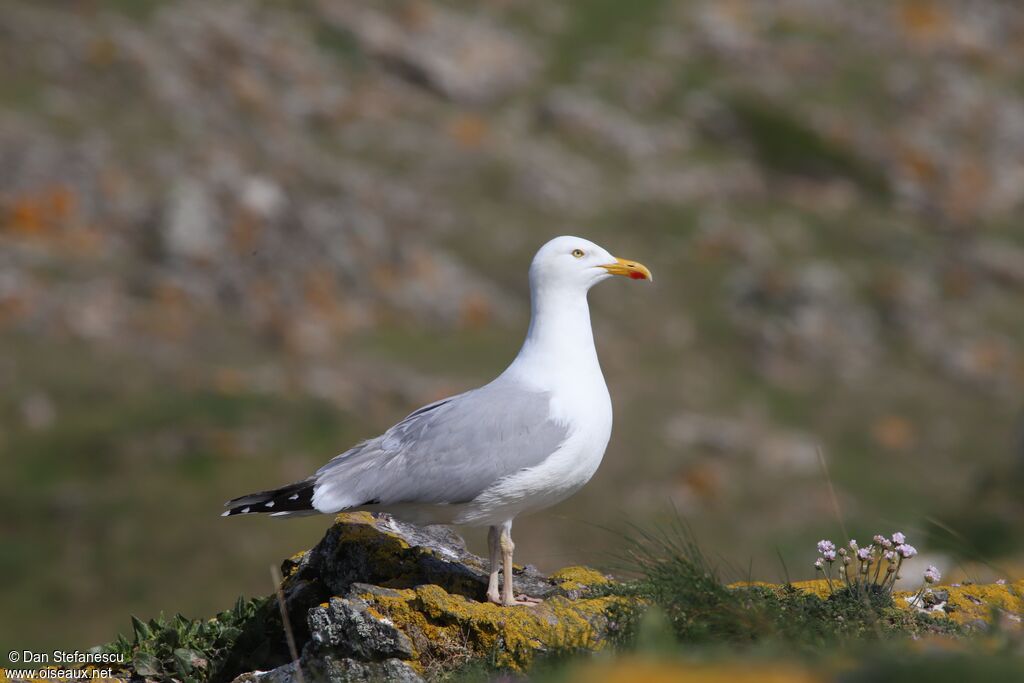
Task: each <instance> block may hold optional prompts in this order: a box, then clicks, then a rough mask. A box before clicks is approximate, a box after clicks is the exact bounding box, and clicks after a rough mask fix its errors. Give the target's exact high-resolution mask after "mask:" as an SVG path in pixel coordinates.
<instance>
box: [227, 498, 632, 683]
mask: <svg viewBox="0 0 1024 683" xmlns="http://www.w3.org/2000/svg"><path fill="white" fill-rule="evenodd" d="M282 570H283V573H284V575H285V579H284V582H283V585H282V590H283V593H284V595H285V604H286V607H287V611H288V613H289V622H290V623H291V626H292V628H293V631H294V637H295V640H296V645H297V647H298V648H299V649H300V650H301V655H300V659H299V661H300V662H301V664H302V668H303V672H304V673H305V674H306V678H307V680H309V679H310V678H314V677H315V679H316V680H319V678H318V677H320V676H322V677H324V678H325V679H330V680H351V681H362V680H388V681H392V680H394V681H407V680H419V678H418V676H419V675H420V674H421V673H429V672H434V673H437V672H440V671H444V670H447V669H448V668H451V667H452V666H454V665H456V664H459V663H463V662H466V661H469V660H471V659H476V658H481V657H490V658H492V659H493V660H494V661H495V662H497V663H498V664H499V665H502V666H507V667H509V668H512V669H518V670H522V669H524V668H526V667H527V666H528V665H529V664H530V662H531V661H532V660H533V658H534V657H535V656H536V655H537V654H540V653H544V652H550V651H560V650H564V649H566V648H571V649H574V650H575V649H589V650H596V649H599V648H600V647H602V646H603V644H604V639H605V632H606V628H607V618H606V613H607V611H608V610H609V608H611V607H612V606H613V605H614V604H616V602H617V601H619V600H621V599H622V598H617V597H610V596H601V595H594V594H593V593H594V589H595V588H597V587H600V586H603V585H607V584H608V583H609V582H610V579H609V578H608V577H605V576H604V575H602V574H601V573H599V572H597V571H594V570H592V569H587V568H585V567H568V568H565V569H562V570H561V571H558V572H556V573H554V574H552V575H551V576H550V577H545V576H543V575H542V574H540V573H539V572H538V571H537V570H536V569H534V568H532V567H525V568H519V569H516V574H515V584H516V592H517V593H518V592H525V593H527V594H529V595H532V596H535V597H540V598H543V599H544V602H543V603H542V604H540V605H539V606H536V607H529V608H528V607H501V606H498V605H494V604H492V603H489V602H486V601H485V593H486V588H487V578H488V571H487V567H486V565H485V562H484V560H483V559H482V558H480V557H478V556H476V555H474V554H472V553H470V552H469V551H468V550H466V546H465V543H464V542H463V540H462V539H461V538H460V537H459V536H458V535H457V534H456V533H454V532H453V531H452V530H450V529H448V528H447V527H440V526H433V527H417V526H414V525H411V524H407V523H405V522H401V521H399V520H396V519H394V518H393V517H391V516H390V515H385V514H370V513H366V512H357V513H343V514H340V515H338V517H337V520H336V522H335V524H334V525H333V526H332V527H331V528H330V529H329V530H328V531H327V533H326V534H325V535H324V538H323V539H322V540H321V541H320V543H318V544H317V545H316V547H314V548H313V549H311V550H309V551H308V552H304V553H300V554H298V555H296V556H295V557H293V558H291V559H289V560H287V561H285V563H284V565H283V567H282ZM276 609H277V605H275V604H272V603H269V602H268V604H267V606H266V607H265V611H264V612H263V614H262V615H261V616H260V617H259V618H256V619H253V620H252V624H251V625H250V626H249V627H247V628H246V629H245V632H244V633H243V635H242V636H240V638H239V641H238V642H239V643H240V644H241V645H239V646H238V647H236V648H235V651H234V652H232V653H231V655H230V657H229V661H228V663H227V664H226V665H225V666H224V670H223V673H224V676H225V677H229V676H236V675H237V674H239V673H240V672H242V671H244V670H245V668H252V667H258V668H260V669H270V671H268V672H266V673H262V672H253V673H252V674H250V675H249V676H250V677H249V678H247V679H245V680H252V681H255V680H260V681H263V680H266V681H271V682H273V683H287V682H290V681H292V680H294V679H295V669H294V666H293V663H286V662H287V660H288V659H289V658H290V657H289V656H288V654H287V652H288V651H287V649H286V648H285V647H284V644H283V637H282V634H283V630H282V628H281V624H280V621H279V620H276V621H275V614H274V611H275V610H276ZM268 640H269V641H272V642H269V643H268ZM236 680H239V679H237V678H236Z"/></svg>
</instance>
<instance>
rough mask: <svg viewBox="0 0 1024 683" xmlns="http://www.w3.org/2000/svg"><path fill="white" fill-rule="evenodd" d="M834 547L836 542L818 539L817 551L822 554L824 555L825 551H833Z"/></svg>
mask: <svg viewBox="0 0 1024 683" xmlns="http://www.w3.org/2000/svg"><path fill="white" fill-rule="evenodd" d="M835 549H836V544H835V543H833V542H832V541H826V540H825V539H822V540H820V541H818V552H819V553H821V554H822V555H824V554H825V553H827V552H828V551H830V550H832V551H834V550H835Z"/></svg>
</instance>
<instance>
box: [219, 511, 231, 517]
mask: <svg viewBox="0 0 1024 683" xmlns="http://www.w3.org/2000/svg"><path fill="white" fill-rule="evenodd" d="M220 516H221V517H230V516H231V510H225V511H224V512H222V513H220Z"/></svg>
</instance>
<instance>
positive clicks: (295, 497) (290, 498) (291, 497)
mask: <svg viewBox="0 0 1024 683" xmlns="http://www.w3.org/2000/svg"><path fill="white" fill-rule="evenodd" d="M298 499H299V494H297V493H296V494H295V495H294V496H288V500H298Z"/></svg>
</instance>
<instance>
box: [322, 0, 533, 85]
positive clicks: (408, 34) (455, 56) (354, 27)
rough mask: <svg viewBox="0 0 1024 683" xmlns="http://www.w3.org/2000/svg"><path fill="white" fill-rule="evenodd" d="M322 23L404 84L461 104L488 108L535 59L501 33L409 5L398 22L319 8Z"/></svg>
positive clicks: (376, 14)
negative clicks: (339, 31)
mask: <svg viewBox="0 0 1024 683" xmlns="http://www.w3.org/2000/svg"><path fill="white" fill-rule="evenodd" d="M320 9H321V12H322V13H323V15H324V19H325V20H326V21H328V22H330V23H332V24H334V25H336V26H337V27H338V28H340V29H342V30H345V31H348V32H351V33H352V34H353V35H354V36H355V38H356V39H357V40H358V41H359V43H360V45H361V46H362V47H363V49H364V50H365V51H366V52H368V53H369V54H371V55H373V56H374V57H376V58H377V59H378V60H380V61H381V62H382V63H383V64H384V65H386V66H390V67H391V68H392V69H393V70H394V71H395V72H396V73H398V74H399V75H401V76H404V77H405V78H407V79H408V80H410V81H412V82H414V83H419V84H423V85H425V86H427V87H428V88H431V89H432V90H435V91H437V92H438V93H440V94H442V95H444V96H446V97H449V98H451V99H452V100H455V101H458V102H463V103H481V102H491V101H493V100H495V99H498V98H500V97H502V96H505V95H507V94H509V93H510V92H511V91H513V90H515V89H517V88H518V87H520V86H522V85H525V84H526V83H527V82H528V81H529V79H530V77H531V75H532V74H533V73H534V72H535V71H536V70H537V67H538V60H537V58H536V56H535V55H534V54H533V53H532V52H531V51H530V50H529V49H527V48H526V46H525V45H523V44H522V43H521V41H520V40H519V39H518V38H516V37H515V36H513V35H512V34H511V33H509V32H508V31H506V30H503V29H501V28H499V27H498V26H496V25H492V24H490V23H489V22H486V21H485V20H484V19H483V18H482V17H481V16H480V13H479V12H477V13H474V16H473V18H470V17H468V16H464V15H462V14H460V13H457V12H454V11H452V10H449V9H445V8H442V7H440V6H434V5H426V4H410V5H408V6H407V7H406V10H405V11H404V12H403V13H399V14H400V15H401V16H392V15H389V14H388V13H385V12H381V11H379V10H376V9H372V8H370V7H367V6H360V5H357V4H351V5H350V4H348V3H331V2H321V3H320Z"/></svg>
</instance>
